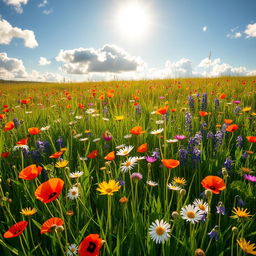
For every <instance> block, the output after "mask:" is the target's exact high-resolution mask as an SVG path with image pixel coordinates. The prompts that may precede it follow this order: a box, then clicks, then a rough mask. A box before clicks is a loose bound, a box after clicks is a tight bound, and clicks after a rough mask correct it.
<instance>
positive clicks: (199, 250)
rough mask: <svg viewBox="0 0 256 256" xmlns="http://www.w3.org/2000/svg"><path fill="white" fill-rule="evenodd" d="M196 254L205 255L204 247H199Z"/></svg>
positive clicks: (198, 255) (196, 255)
mask: <svg viewBox="0 0 256 256" xmlns="http://www.w3.org/2000/svg"><path fill="white" fill-rule="evenodd" d="M195 256H205V252H204V251H203V250H202V249H200V248H198V249H196V250H195Z"/></svg>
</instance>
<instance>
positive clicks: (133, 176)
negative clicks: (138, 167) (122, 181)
mask: <svg viewBox="0 0 256 256" xmlns="http://www.w3.org/2000/svg"><path fill="white" fill-rule="evenodd" d="M142 178H143V176H142V174H141V173H139V172H134V173H132V174H131V179H132V180H141V179H142Z"/></svg>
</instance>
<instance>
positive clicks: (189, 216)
mask: <svg viewBox="0 0 256 256" xmlns="http://www.w3.org/2000/svg"><path fill="white" fill-rule="evenodd" d="M187 216H188V218H190V219H194V218H195V217H196V215H195V213H194V212H192V211H190V212H187Z"/></svg>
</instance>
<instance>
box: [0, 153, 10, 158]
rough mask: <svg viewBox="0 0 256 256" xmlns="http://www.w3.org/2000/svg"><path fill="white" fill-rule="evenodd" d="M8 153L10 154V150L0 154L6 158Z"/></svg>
mask: <svg viewBox="0 0 256 256" xmlns="http://www.w3.org/2000/svg"><path fill="white" fill-rule="evenodd" d="M10 154H11V153H10V152H3V153H2V154H1V157H3V158H6V157H8V156H9V155H10Z"/></svg>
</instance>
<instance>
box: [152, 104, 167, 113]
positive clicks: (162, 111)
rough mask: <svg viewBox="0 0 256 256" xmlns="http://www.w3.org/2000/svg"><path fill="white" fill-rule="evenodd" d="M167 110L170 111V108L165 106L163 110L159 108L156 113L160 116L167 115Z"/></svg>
mask: <svg viewBox="0 0 256 256" xmlns="http://www.w3.org/2000/svg"><path fill="white" fill-rule="evenodd" d="M167 110H168V106H165V107H163V108H159V109H158V110H156V112H155V113H156V114H158V115H165V114H166V112H167Z"/></svg>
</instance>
